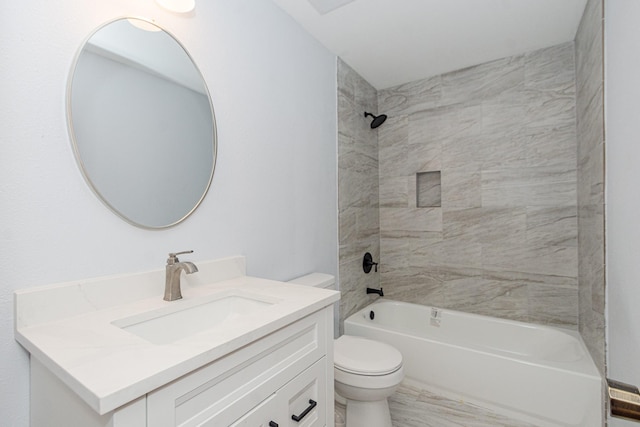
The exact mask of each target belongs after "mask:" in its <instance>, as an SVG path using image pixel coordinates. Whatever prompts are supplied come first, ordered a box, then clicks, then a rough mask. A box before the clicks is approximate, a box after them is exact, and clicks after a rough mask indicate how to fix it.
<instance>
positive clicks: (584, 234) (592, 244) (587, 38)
mask: <svg viewBox="0 0 640 427" xmlns="http://www.w3.org/2000/svg"><path fill="white" fill-rule="evenodd" d="M602 20H603V4H602V0H589V1H588V3H587V6H586V9H585V13H584V16H583V18H582V22H581V23H580V27H579V28H578V33H577V35H576V87H577V96H576V106H577V108H576V111H577V129H578V259H579V262H578V282H579V290H578V294H579V320H580V321H579V326H580V328H579V329H580V334H581V335H582V337H583V339H584V341H585V343H586V344H587V347H588V348H589V351H590V352H591V356H592V357H593V360H594V361H595V362H596V366H597V367H598V369H599V370H600V372H601V373H603V374H604V373H605V344H604V343H605V317H604V309H605V274H604V272H605V267H604V266H605V261H604V260H605V247H604V227H605V225H604V152H605V151H604V144H605V142H604V127H603V126H604V117H603V115H604V109H603V98H604V97H603V75H604V72H603V59H602V52H603V24H602Z"/></svg>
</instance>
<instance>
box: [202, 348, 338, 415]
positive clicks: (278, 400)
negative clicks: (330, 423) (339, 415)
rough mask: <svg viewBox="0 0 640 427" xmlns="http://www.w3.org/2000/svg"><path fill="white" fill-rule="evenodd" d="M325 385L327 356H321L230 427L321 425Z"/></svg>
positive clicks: (324, 402)
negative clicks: (295, 418)
mask: <svg viewBox="0 0 640 427" xmlns="http://www.w3.org/2000/svg"><path fill="white" fill-rule="evenodd" d="M326 385H327V383H326V359H325V358H324V357H323V358H322V359H321V360H319V361H318V362H316V363H315V364H313V366H310V367H309V368H308V369H307V370H305V371H304V372H302V373H301V374H299V375H298V376H297V377H295V378H294V379H292V380H291V381H289V382H288V383H287V384H285V385H284V386H283V387H282V388H281V389H279V390H278V391H276V392H275V393H274V394H272V395H271V396H269V397H268V398H267V399H266V400H265V401H263V402H262V403H260V404H259V405H258V406H256V407H255V408H253V409H251V410H250V411H249V412H248V413H247V414H245V415H243V416H242V417H241V418H240V419H239V420H237V421H236V422H234V423H233V424H231V427H269V423H273V424H272V425H277V426H278V427H323V426H325V421H326V414H327V408H326V405H327V402H326ZM310 402H312V403H310ZM292 416H295V417H297V418H298V419H299V421H295V420H294V419H293V417H292ZM210 421H211V424H210V425H211V426H212V427H213V426H215V427H221V426H226V425H227V424H224V421H223V420H222V419H221V417H220V418H217V419H212V420H210ZM206 425H209V423H207V424H206Z"/></svg>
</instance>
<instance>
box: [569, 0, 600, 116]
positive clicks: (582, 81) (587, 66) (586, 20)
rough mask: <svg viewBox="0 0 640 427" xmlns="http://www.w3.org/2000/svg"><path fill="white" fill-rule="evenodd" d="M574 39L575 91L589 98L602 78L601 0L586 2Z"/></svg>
mask: <svg viewBox="0 0 640 427" xmlns="http://www.w3.org/2000/svg"><path fill="white" fill-rule="evenodd" d="M575 40H576V42H575V43H576V89H577V93H578V94H581V95H582V96H584V97H586V98H587V99H591V97H592V96H593V95H594V93H595V91H596V90H598V88H599V87H600V86H601V84H602V81H603V80H604V72H603V64H604V61H603V42H604V40H603V2H602V0H589V1H588V2H587V6H586V7H585V11H584V14H583V17H582V21H581V23H580V26H579V27H578V32H577V33H576V38H575ZM579 114H580V113H579Z"/></svg>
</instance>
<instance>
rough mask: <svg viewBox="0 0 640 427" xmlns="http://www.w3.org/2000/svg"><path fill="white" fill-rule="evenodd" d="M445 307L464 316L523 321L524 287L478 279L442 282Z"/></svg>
mask: <svg viewBox="0 0 640 427" xmlns="http://www.w3.org/2000/svg"><path fill="white" fill-rule="evenodd" d="M444 292H445V307H446V308H450V309H453V310H460V311H465V312H468V313H476V314H482V315H485V316H493V317H501V318H506V319H512V320H520V321H527V320H528V319H529V317H528V307H527V304H528V294H527V286H526V285H525V284H522V283H517V282H503V281H491V280H486V279H482V278H478V277H470V278H463V279H457V280H449V281H446V282H445V283H444Z"/></svg>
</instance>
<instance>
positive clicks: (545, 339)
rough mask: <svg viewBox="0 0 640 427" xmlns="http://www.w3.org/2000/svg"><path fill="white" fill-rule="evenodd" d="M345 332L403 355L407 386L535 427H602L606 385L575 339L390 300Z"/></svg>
mask: <svg viewBox="0 0 640 427" xmlns="http://www.w3.org/2000/svg"><path fill="white" fill-rule="evenodd" d="M371 317H373V319H372V318H371ZM344 332H345V334H350V335H359V336H363V337H367V338H371V339H375V340H378V341H382V342H386V343H388V344H391V345H393V346H394V347H396V348H397V349H398V350H400V352H401V353H402V356H403V359H404V369H405V376H406V378H405V382H407V383H408V384H409V385H414V386H418V387H422V388H424V389H426V390H429V391H432V392H434V393H437V394H439V395H442V396H445V397H448V398H451V399H454V400H463V401H466V402H469V403H472V404H476V405H478V406H482V407H485V408H489V409H491V410H493V411H495V412H498V413H500V414H503V415H506V416H508V417H511V418H514V419H518V420H522V421H525V422H529V423H532V424H534V425H537V426H545V427H546V426H549V427H557V426H576V427H601V426H602V425H603V424H602V419H603V415H602V411H603V409H602V402H603V397H602V394H601V390H602V380H601V378H600V375H599V373H598V370H597V368H596V367H595V365H594V363H593V361H592V359H591V357H590V355H589V353H588V351H587V348H586V346H585V345H584V343H583V341H582V338H581V337H580V335H579V334H578V333H577V332H574V331H571V330H565V329H558V328H552V327H547V326H540V325H534V324H530V323H523V322H517V321H511V320H504V319H498V318H493V317H487V316H480V315H475V314H468V313H462V312H458V311H453V310H446V309H439V308H433V307H426V306H422V305H417V304H410V303H404V302H397V301H390V300H380V301H379V302H376V303H374V304H371V305H369V306H368V307H366V308H364V309H363V310H360V311H359V312H357V313H355V314H353V315H352V316H350V317H349V318H348V319H346V320H345V322H344Z"/></svg>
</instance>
